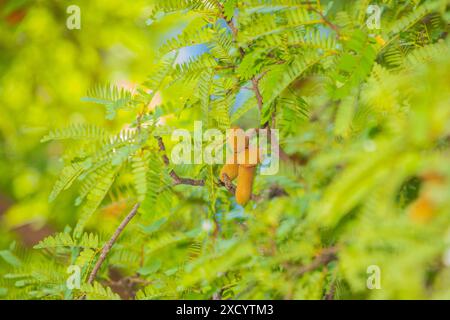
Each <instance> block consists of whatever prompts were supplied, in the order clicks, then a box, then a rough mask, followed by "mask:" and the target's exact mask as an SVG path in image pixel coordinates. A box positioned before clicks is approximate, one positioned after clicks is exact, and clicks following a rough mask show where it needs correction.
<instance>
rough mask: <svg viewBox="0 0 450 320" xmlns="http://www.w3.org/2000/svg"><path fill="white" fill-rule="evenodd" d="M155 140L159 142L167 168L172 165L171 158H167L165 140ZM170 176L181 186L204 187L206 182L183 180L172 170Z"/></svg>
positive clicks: (157, 138) (158, 138) (159, 138)
mask: <svg viewBox="0 0 450 320" xmlns="http://www.w3.org/2000/svg"><path fill="white" fill-rule="evenodd" d="M155 138H156V140H158V146H159V150H160V151H161V152H163V155H162V158H163V161H164V164H165V165H166V166H168V165H170V161H169V158H168V157H167V154H166V146H165V145H164V141H163V139H162V138H161V137H155ZM169 175H170V176H171V177H172V180H173V182H174V185H180V184H186V185H190V186H204V185H205V180H202V179H197V180H196V179H191V178H182V177H180V176H179V175H178V174H177V173H176V172H175V171H173V170H170V172H169Z"/></svg>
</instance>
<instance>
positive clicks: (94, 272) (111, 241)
mask: <svg viewBox="0 0 450 320" xmlns="http://www.w3.org/2000/svg"><path fill="white" fill-rule="evenodd" d="M139 206H140V203H136V204H135V205H134V207H133V209H132V210H131V211H130V213H129V214H128V215H127V216H126V217H125V219H123V221H122V222H121V223H120V225H119V227H118V228H117V229H116V231H115V232H114V234H113V236H112V237H111V239H109V241H108V243H106V244H105V246H104V247H103V249H102V253H101V254H100V257H99V258H98V260H97V263H96V264H95V266H94V269H92V272H91V274H90V275H89V279H88V283H92V282H93V281H94V280H95V277H96V276H97V273H98V271H99V270H100V267H101V266H102V264H103V262H104V261H105V259H106V256H107V255H108V253H109V251H110V250H111V248H112V246H113V245H114V243H115V242H116V240H117V238H118V237H119V236H120V234H121V233H122V231H123V229H125V227H126V226H127V224H128V223H129V222H130V221H131V219H133V217H134V216H135V215H136V214H137V212H138V209H139Z"/></svg>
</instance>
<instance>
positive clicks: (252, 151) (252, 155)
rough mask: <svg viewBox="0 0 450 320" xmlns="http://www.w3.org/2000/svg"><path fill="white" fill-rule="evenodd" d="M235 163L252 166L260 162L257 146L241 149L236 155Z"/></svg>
mask: <svg viewBox="0 0 450 320" xmlns="http://www.w3.org/2000/svg"><path fill="white" fill-rule="evenodd" d="M237 163H239V165H240V166H244V167H254V166H256V165H257V164H258V163H261V157H260V152H259V149H258V148H257V147H250V148H248V149H245V150H244V151H241V152H240V153H239V154H238V156H237Z"/></svg>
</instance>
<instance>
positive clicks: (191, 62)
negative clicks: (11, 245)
mask: <svg viewBox="0 0 450 320" xmlns="http://www.w3.org/2000/svg"><path fill="white" fill-rule="evenodd" d="M369 5H373V3H372V2H371V1H367V0H356V1H300V0H298V1H297V0H164V1H158V2H157V4H156V5H155V6H154V8H153V12H152V14H151V18H150V19H149V23H151V24H158V23H161V22H162V21H164V19H167V18H168V17H169V18H170V17H173V16H175V17H176V16H177V15H180V16H181V15H183V16H185V18H186V19H187V21H188V22H187V23H186V24H185V25H184V26H183V29H182V30H181V32H179V33H178V34H177V35H175V36H173V37H171V38H170V39H168V40H167V41H166V42H165V43H164V45H162V46H161V47H160V48H159V50H158V54H157V55H158V57H157V62H156V63H155V66H154V68H153V69H151V70H148V77H147V78H146V79H142V83H141V84H140V85H139V86H137V87H136V88H134V89H133V90H128V89H125V88H122V87H120V86H118V85H115V84H99V85H98V86H96V87H94V88H93V89H92V90H90V91H89V92H88V94H87V96H86V97H84V98H82V100H83V101H84V102H85V103H86V104H89V106H90V107H93V108H94V107H96V106H95V104H98V105H102V106H104V110H105V116H106V118H107V119H108V120H114V119H116V120H117V117H118V115H121V117H120V119H128V120H129V121H124V122H123V123H121V126H122V129H121V130H120V131H118V132H110V130H108V128H105V127H101V126H97V125H96V124H88V125H86V124H73V125H71V126H69V127H61V128H55V129H54V130H52V131H51V132H49V133H48V134H47V135H46V136H45V137H44V138H43V139H42V142H45V143H52V144H57V145H59V144H60V143H61V142H62V143H63V144H64V146H65V152H64V154H63V161H64V167H63V169H62V170H61V173H60V175H59V177H58V179H57V181H56V183H55V185H54V188H53V190H52V192H51V194H50V196H49V200H50V201H63V200H61V198H58V196H59V195H60V194H61V193H64V191H65V190H67V189H68V188H73V189H76V190H77V193H78V195H77V197H76V198H75V199H73V201H74V204H73V205H74V206H77V207H79V209H78V215H77V217H76V223H75V224H74V225H73V226H71V227H67V228H66V230H64V231H62V232H59V233H56V234H54V235H52V236H49V237H47V238H45V239H44V240H42V241H41V242H40V243H39V244H37V245H36V246H35V249H36V250H35V251H37V252H35V253H34V254H33V255H31V256H30V257H29V261H28V262H23V263H19V262H17V263H14V262H15V261H14V262H12V263H11V270H9V271H8V273H7V274H6V275H5V276H4V279H3V280H2V282H1V284H2V286H6V285H7V286H8V287H9V286H11V289H10V290H9V291H8V294H9V295H10V296H11V297H27V298H65V299H81V298H90V299H100V298H102V299H103V298H105V299H116V298H120V296H119V294H118V293H121V296H122V297H124V296H125V295H124V293H123V292H124V291H126V292H128V293H129V294H127V296H131V297H133V298H136V299H345V298H363V299H366V298H367V299H368V298H449V297H450V290H449V284H450V283H449V281H450V280H449V279H450V278H449V277H448V274H449V272H450V262H449V261H448V255H449V252H450V243H449V240H450V238H449V235H450V212H449V209H448V208H449V205H450V166H449V165H448V159H449V155H450V154H449V151H450V150H449V147H450V146H449V141H450V108H449V105H450V104H449V103H450V94H449V93H450V82H449V81H448V79H449V78H450V60H449V59H448V54H449V42H448V18H449V10H448V9H449V6H448V3H447V1H445V0H442V1H441V0H432V1H420V0H411V1H407V0H384V1H377V5H378V6H379V7H380V8H381V15H380V17H379V18H380V21H379V26H380V28H379V29H373V28H372V26H370V25H369V24H368V23H366V22H367V19H368V18H369V17H370V14H367V8H368V6H369ZM192 48H195V49H196V50H195V51H196V52H197V54H195V55H191V56H189V57H188V58H185V57H184V56H185V55H186V52H188V51H189V49H192ZM74 98H76V97H74ZM194 121H202V123H203V126H204V128H205V129H211V128H214V129H219V130H221V131H222V132H225V130H227V129H229V128H232V127H235V126H239V127H242V128H245V129H246V128H260V129H269V130H274V129H277V130H279V133H280V134H279V143H280V161H281V162H280V170H279V172H278V173H277V174H276V175H272V176H260V175H257V174H256V177H254V179H255V180H254V182H253V176H254V175H255V173H256V172H257V171H256V170H255V167H254V166H250V167H245V166H243V169H242V173H241V171H240V170H241V168H240V167H239V169H238V168H237V167H233V168H231V167H228V168H223V169H222V168H221V166H219V165H207V164H203V163H198V164H191V165H186V164H183V165H177V164H174V163H172V161H171V158H170V151H171V149H172V147H173V145H174V143H176V142H175V141H172V140H171V133H172V132H173V130H175V129H179V128H183V129H187V130H189V131H192V130H193V122H194ZM221 170H222V173H220V172H221ZM238 170H239V175H241V174H242V176H240V177H241V179H244V178H243V177H244V176H245V175H251V179H249V180H248V181H251V183H249V184H242V183H241V185H240V186H239V185H238V186H237V189H236V185H235V184H234V182H233V181H232V179H233V178H235V177H238ZM244 171H245V172H244ZM223 173H225V174H226V175H227V176H225V177H224V176H223ZM230 177H231V179H229V178H230ZM238 184H239V177H238ZM236 200H237V201H236ZM64 201H65V200H64ZM239 204H242V205H243V206H241V205H239ZM13 251H14V250H13V249H11V250H5V251H4V252H5V253H4V255H5V256H6V255H7V253H6V252H8V254H9V255H10V256H14V255H13ZM0 253H1V252H0ZM446 257H447V258H446ZM69 266H76V267H78V268H79V275H80V277H81V279H80V286H78V287H74V288H69V287H67V285H66V281H67V278H68V277H69V275H68V273H67V268H68V267H69ZM371 266H376V267H377V268H378V269H379V270H380V274H379V282H380V284H381V285H380V286H376V287H375V288H372V287H370V286H368V281H367V280H368V278H369V277H370V276H371V273H370V272H369V273H368V271H367V270H370V268H369V267H371ZM12 284H15V286H14V285H12Z"/></svg>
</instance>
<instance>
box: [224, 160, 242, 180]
mask: <svg viewBox="0 0 450 320" xmlns="http://www.w3.org/2000/svg"><path fill="white" fill-rule="evenodd" d="M238 171H239V165H238V164H237V163H227V164H225V165H224V166H223V167H222V170H220V180H222V181H224V177H223V176H224V174H226V175H227V176H228V178H230V181H232V180H234V179H235V178H236V177H237V176H238Z"/></svg>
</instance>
